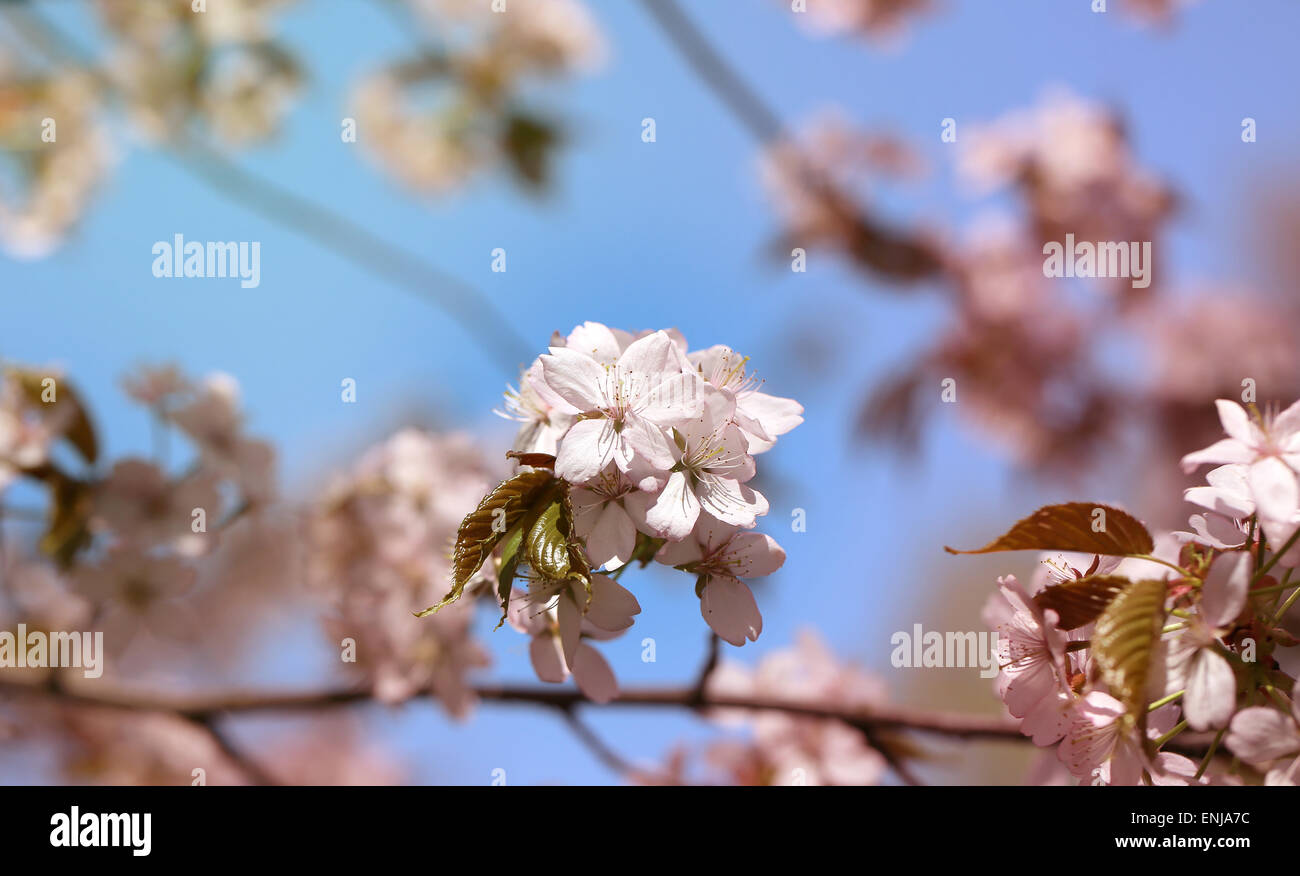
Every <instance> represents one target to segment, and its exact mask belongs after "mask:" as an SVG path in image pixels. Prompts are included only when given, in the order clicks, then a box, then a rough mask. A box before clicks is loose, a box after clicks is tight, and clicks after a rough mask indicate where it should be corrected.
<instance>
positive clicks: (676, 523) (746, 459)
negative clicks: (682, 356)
mask: <svg viewBox="0 0 1300 876" xmlns="http://www.w3.org/2000/svg"><path fill="white" fill-rule="evenodd" d="M702 397H703V400H704V405H703V410H702V411H701V413H700V415H699V416H698V417H695V418H692V419H690V420H684V421H681V422H679V423H678V424H677V425H676V426H675V428H674V439H675V440H674V443H673V445H672V447H671V452H672V455H673V460H672V462H671V463H670V465H671V469H670V474H669V475H668V483H667V484H665V485H664V488H663V490H662V491H661V492H660V493H659V497H658V498H657V499H656V500H655V502H654V504H653V505H651V506H650V508H649V510H648V511H646V523H647V524H649V526H650V527H651V528H652V529H653V530H655V532H656V533H657V534H658V535H660V536H662V537H664V538H667V539H668V540H669V541H680V540H682V539H684V538H686V536H687V535H689V534H690V532H691V530H692V529H694V528H695V523H696V521H697V520H699V519H700V513H701V512H703V513H705V514H707V515H709V516H710V517H712V518H713V519H715V520H718V521H720V522H722V523H729V524H732V525H734V526H742V527H745V528H750V527H752V526H754V523H755V518H756V517H757V516H760V515H763V514H766V513H767V509H768V505H767V499H765V498H764V497H763V494H762V493H759V492H757V491H755V490H753V489H751V488H749V487H747V486H745V481H748V480H749V479H750V478H752V477H753V476H754V471H755V469H754V458H753V457H752V456H750V455H749V451H748V444H747V442H746V441H745V436H744V435H743V434H742V433H741V431H740V428H739V427H738V426H736V425H735V423H734V422H732V415H733V413H734V412H735V402H734V400H733V399H732V398H730V397H729V396H728V395H727V394H726V393H723V392H721V391H719V390H717V389H714V388H712V387H707V388H706V389H705V391H704V392H703V393H702ZM665 467H666V468H667V467H668V466H665Z"/></svg>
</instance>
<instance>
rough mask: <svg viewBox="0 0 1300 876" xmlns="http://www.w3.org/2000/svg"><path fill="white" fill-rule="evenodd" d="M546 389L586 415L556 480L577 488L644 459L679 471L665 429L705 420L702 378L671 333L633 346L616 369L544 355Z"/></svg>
mask: <svg viewBox="0 0 1300 876" xmlns="http://www.w3.org/2000/svg"><path fill="white" fill-rule="evenodd" d="M541 359H542V370H543V374H544V376H545V379H546V383H547V385H548V386H549V387H550V388H551V389H552V390H554V392H555V393H556V394H557V395H559V396H560V398H562V399H564V400H565V401H566V402H568V403H569V404H571V405H573V407H574V408H576V409H577V410H578V411H579V412H580V414H579V418H578V422H576V423H574V424H573V426H572V427H571V428H570V429H569V431H568V432H566V433H565V434H564V438H563V440H562V441H561V443H560V452H559V454H558V458H557V460H556V464H555V473H556V474H557V475H559V476H560V477H562V478H564V479H565V480H568V481H570V482H572V483H575V484H581V483H585V482H586V481H589V480H591V479H592V478H594V477H595V476H596V475H597V474H599V473H600V471H601V470H602V469H604V468H605V466H606V465H608V464H609V463H610V462H611V461H612V462H614V463H615V464H616V465H617V466H618V467H619V469H620V470H622V471H625V472H626V471H629V470H630V469H631V467H632V461H633V459H634V458H635V457H636V456H637V455H640V456H641V457H642V458H643V459H644V460H645V462H646V463H648V464H649V465H652V466H654V467H655V468H663V469H667V468H669V467H670V466H672V464H673V461H674V459H673V452H672V443H671V441H670V440H669V438H668V435H667V432H666V431H665V428H666V427H667V426H671V425H675V424H676V423H678V422H680V421H682V420H686V419H689V418H692V417H696V416H698V415H699V410H700V406H701V403H702V402H701V391H700V385H701V384H702V381H701V380H700V378H699V377H698V376H697V375H695V374H693V373H690V372H684V371H683V366H684V364H685V356H684V355H683V353H682V352H681V350H680V349H678V347H677V345H676V344H675V343H674V342H673V340H672V338H671V337H670V336H669V335H668V334H667V333H665V332H655V333H654V334H651V335H647V336H646V337H644V338H641V339H640V340H637V341H634V342H633V343H631V344H630V345H628V347H627V349H626V350H624V351H623V352H622V353H621V354H620V355H619V357H618V360H617V361H616V362H614V364H612V365H601V364H600V363H599V362H598V361H596V359H594V358H592V357H591V356H590V355H587V354H586V353H583V352H579V351H578V350H575V349H572V348H570V347H567V346H566V347H552V348H551V352H550V354H548V355H545V356H542V357H541Z"/></svg>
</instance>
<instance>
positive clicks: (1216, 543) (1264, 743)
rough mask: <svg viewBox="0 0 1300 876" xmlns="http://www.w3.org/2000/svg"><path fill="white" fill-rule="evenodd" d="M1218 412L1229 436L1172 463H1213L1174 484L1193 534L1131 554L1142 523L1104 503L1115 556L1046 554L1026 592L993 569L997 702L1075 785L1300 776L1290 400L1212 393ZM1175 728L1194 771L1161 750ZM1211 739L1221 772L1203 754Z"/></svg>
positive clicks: (1042, 518)
mask: <svg viewBox="0 0 1300 876" xmlns="http://www.w3.org/2000/svg"><path fill="white" fill-rule="evenodd" d="M1252 408H1253V406H1252ZM1218 409H1219V416H1220V419H1221V421H1222V425H1223V429H1224V431H1225V432H1226V433H1227V437H1226V438H1224V439H1222V440H1220V441H1218V442H1216V443H1215V444H1213V445H1211V446H1210V447H1207V448H1205V449H1203V450H1200V451H1196V452H1194V453H1190V454H1188V455H1187V456H1185V457H1184V458H1183V460H1182V462H1183V467H1184V468H1185V469H1186V470H1188V471H1192V470H1194V469H1196V468H1197V467H1198V466H1200V465H1203V464H1218V467H1216V468H1214V469H1212V470H1211V471H1209V472H1208V474H1207V476H1206V480H1207V484H1206V485H1205V486H1198V487H1192V488H1190V489H1188V490H1187V491H1186V499H1187V501H1189V502H1191V503H1193V504H1195V505H1197V506H1199V507H1200V508H1201V509H1202V510H1201V511H1199V512H1198V513H1196V514H1193V515H1192V516H1191V518H1190V530H1191V531H1189V532H1178V533H1172V534H1170V535H1168V536H1164V537H1162V538H1161V539H1158V540H1156V541H1155V542H1154V549H1143V548H1142V547H1141V539H1140V538H1139V539H1138V540H1137V541H1134V540H1132V538H1133V537H1132V533H1134V532H1137V531H1140V532H1141V535H1142V536H1145V538H1146V540H1147V541H1148V542H1150V537H1149V536H1146V534H1145V530H1144V529H1141V525H1140V524H1137V522H1136V521H1134V520H1133V519H1132V518H1128V517H1127V516H1126V515H1123V516H1122V517H1121V518H1120V522H1118V523H1117V522H1116V515H1122V512H1118V511H1117V510H1116V509H1109V513H1110V515H1111V518H1112V519H1111V526H1112V527H1115V526H1118V527H1119V528H1120V529H1121V530H1123V532H1124V533H1127V534H1126V535H1117V536H1116V537H1115V538H1116V539H1117V540H1116V541H1113V542H1111V544H1113V546H1114V550H1102V551H1098V552H1097V553H1096V554H1091V555H1090V554H1081V553H1074V554H1069V553H1067V554H1061V555H1053V556H1048V557H1047V558H1046V559H1045V561H1044V563H1045V567H1044V568H1045V571H1044V572H1043V573H1042V574H1040V575H1039V576H1038V577H1037V580H1035V581H1034V582H1032V583H1031V585H1030V586H1029V587H1024V586H1022V585H1021V584H1020V583H1019V582H1018V581H1017V580H1016V579H1015V578H1014V577H1013V576H1008V577H1005V578H1001V579H999V582H998V583H999V586H1000V591H1001V593H1000V596H998V597H996V598H995V599H994V600H993V602H991V603H990V605H989V608H988V610H987V612H986V618H987V619H988V620H989V621H990V623H991V624H993V625H995V626H997V628H998V630H999V633H1000V638H999V649H1000V656H1001V662H1002V667H1001V671H1000V673H999V676H998V682H997V690H998V693H999V695H1000V696H1001V698H1002V700H1003V702H1004V703H1005V705H1006V707H1007V709H1008V711H1009V712H1010V713H1011V714H1012V715H1013V716H1015V717H1017V718H1019V719H1021V731H1022V732H1023V733H1024V734H1025V735H1027V736H1030V737H1032V738H1033V741H1034V743H1035V744H1037V745H1040V746H1053V745H1055V746H1057V756H1058V757H1059V759H1060V761H1061V762H1062V763H1063V764H1064V765H1065V767H1066V768H1068V770H1069V771H1070V773H1071V774H1073V775H1074V776H1075V777H1076V778H1079V779H1081V780H1084V781H1092V782H1095V783H1107V784H1138V783H1151V784H1186V783H1193V782H1200V783H1207V782H1215V783H1241V782H1251V781H1264V782H1265V783H1267V784H1296V781H1297V778H1300V767H1298V766H1297V764H1300V760H1297V758H1296V755H1297V754H1300V724H1298V723H1297V721H1298V718H1297V716H1298V715H1300V710H1298V709H1297V706H1296V697H1297V696H1300V690H1297V689H1296V680H1295V678H1294V673H1296V671H1297V668H1300V663H1297V661H1296V659H1295V655H1294V654H1292V653H1290V652H1288V651H1287V650H1286V649H1288V648H1291V647H1294V646H1295V645H1297V644H1300V640H1298V639H1297V638H1296V636H1295V635H1294V634H1293V633H1291V632H1290V631H1288V630H1287V629H1286V628H1285V621H1286V618H1287V613H1288V611H1289V610H1290V609H1291V607H1292V606H1293V605H1294V603H1295V601H1296V599H1297V597H1298V596H1300V582H1292V580H1291V576H1292V574H1293V572H1294V570H1295V568H1296V566H1300V550H1297V549H1296V544H1297V541H1300V538H1298V536H1300V487H1298V486H1297V484H1298V483H1300V481H1298V478H1300V403H1297V404H1295V405H1292V406H1291V407H1290V408H1288V409H1286V410H1285V411H1282V412H1281V413H1276V414H1271V413H1261V412H1260V411H1259V410H1258V409H1252V410H1251V411H1247V410H1246V409H1245V408H1243V407H1242V406H1241V405H1239V404H1237V403H1236V402H1232V401H1224V400H1220V401H1219V402H1218ZM1068 507H1069V506H1049V507H1048V508H1045V509H1042V510H1041V511H1040V512H1038V514H1036V515H1035V518H1034V519H1035V525H1036V526H1039V527H1041V529H1039V532H1040V533H1041V532H1049V533H1052V534H1053V537H1056V538H1060V537H1061V536H1060V532H1061V530H1059V529H1057V528H1056V524H1057V521H1058V520H1064V519H1065V518H1064V515H1067V514H1069V513H1072V512H1069V511H1067V510H1064V509H1066V508H1068ZM1020 528H1021V527H1020V525H1019V524H1018V525H1017V529H1020ZM1023 531H1024V532H1028V531H1029V530H1028V529H1024V530H1023ZM1012 532H1013V533H1015V532H1016V530H1013V531H1012ZM1126 540H1127V541H1126ZM995 545H997V543H995ZM1022 546H1025V545H1024V544H1023V543H1016V544H1015V545H1014V547H1022ZM1044 546H1046V545H1044ZM1079 546H1080V547H1082V545H1079ZM989 549H994V550H1004V549H1013V547H1012V546H990V548H989ZM1288 591H1289V594H1288ZM1184 731H1188V733H1187V735H1186V736H1183V735H1181V734H1183V733H1184ZM1176 737H1177V738H1178V741H1179V743H1180V744H1183V745H1184V748H1183V750H1184V751H1186V750H1189V749H1193V750H1195V751H1199V752H1202V755H1201V762H1200V764H1199V765H1198V764H1197V763H1196V762H1194V761H1193V760H1191V759H1189V758H1188V757H1186V756H1184V755H1183V754H1180V753H1177V752H1174V751H1172V750H1169V749H1168V744H1169V743H1170V742H1171V741H1172V740H1173V739H1175V738H1176ZM1220 741H1222V742H1223V744H1224V745H1225V746H1226V748H1227V750H1228V751H1229V752H1231V754H1232V755H1233V756H1234V758H1235V759H1234V761H1233V763H1232V764H1231V765H1227V764H1226V763H1221V762H1219V761H1215V760H1214V759H1213V755H1214V753H1215V751H1216V749H1217V747H1218V744H1219V742H1220ZM1238 761H1239V762H1240V763H1241V764H1245V765H1246V766H1244V767H1242V766H1239V764H1238Z"/></svg>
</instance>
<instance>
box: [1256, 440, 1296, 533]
mask: <svg viewBox="0 0 1300 876" xmlns="http://www.w3.org/2000/svg"><path fill="white" fill-rule="evenodd" d="M1247 478H1248V480H1249V482H1250V494H1251V495H1252V496H1254V497H1255V505H1256V507H1258V509H1259V515H1260V517H1263V518H1268V519H1273V520H1289V519H1290V518H1291V517H1292V516H1293V515H1294V514H1295V512H1296V508H1297V506H1298V505H1300V486H1298V485H1297V484H1296V476H1295V472H1293V471H1292V470H1291V469H1290V467H1288V466H1287V464H1286V463H1285V462H1283V461H1282V460H1280V459H1278V458H1277V457H1276V456H1269V457H1265V458H1264V459H1261V460H1259V461H1258V462H1256V463H1254V464H1252V465H1251V467H1250V472H1249V474H1248V475H1247Z"/></svg>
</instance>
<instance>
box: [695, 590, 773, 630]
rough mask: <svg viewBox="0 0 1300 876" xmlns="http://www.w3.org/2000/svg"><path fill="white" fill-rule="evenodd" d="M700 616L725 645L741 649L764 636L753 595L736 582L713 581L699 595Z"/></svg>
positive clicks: (761, 619)
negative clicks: (760, 634)
mask: <svg viewBox="0 0 1300 876" xmlns="http://www.w3.org/2000/svg"><path fill="white" fill-rule="evenodd" d="M700 614H701V616H703V618H704V620H705V621H706V622H707V623H708V625H709V627H710V628H712V630H713V631H714V632H715V633H717V634H718V635H719V636H720V637H721V638H722V639H723V640H724V641H726V642H730V643H731V644H733V645H736V646H737V647H739V646H740V645H743V644H745V640H746V639H748V640H749V641H751V642H754V641H758V635H759V633H761V632H763V616H762V615H761V614H759V611H758V603H757V602H755V601H754V594H753V593H752V592H751V591H750V589H749V588H748V587H746V586H745V584H744V583H743V582H741V581H739V580H737V579H735V578H729V577H721V578H710V579H709V583H708V584H706V585H705V586H704V592H703V593H702V594H701V595H700Z"/></svg>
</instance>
